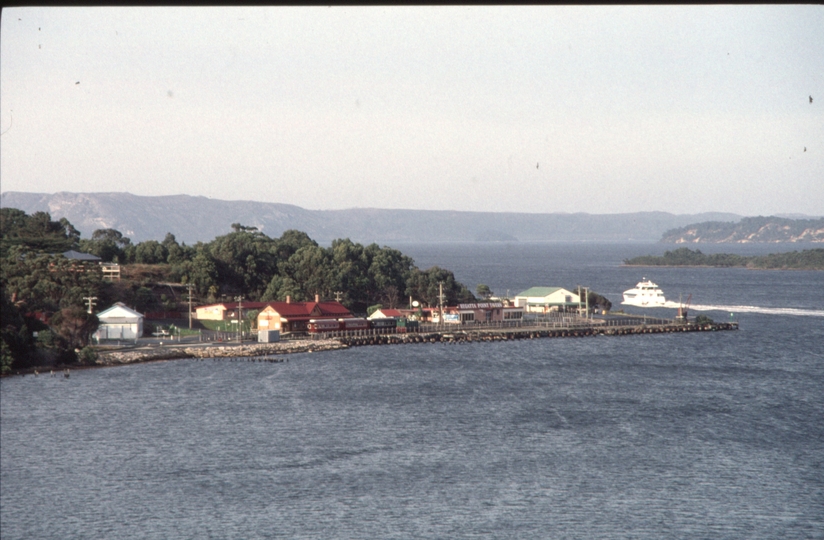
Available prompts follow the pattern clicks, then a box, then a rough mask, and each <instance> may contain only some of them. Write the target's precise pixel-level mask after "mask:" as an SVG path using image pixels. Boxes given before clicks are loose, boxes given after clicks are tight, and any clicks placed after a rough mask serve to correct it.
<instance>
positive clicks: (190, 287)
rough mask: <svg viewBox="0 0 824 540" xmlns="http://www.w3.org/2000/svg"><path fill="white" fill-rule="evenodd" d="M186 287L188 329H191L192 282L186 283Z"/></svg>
mask: <svg viewBox="0 0 824 540" xmlns="http://www.w3.org/2000/svg"><path fill="white" fill-rule="evenodd" d="M186 288H188V289H189V330H191V329H192V284H191V283H189V284H188V285H186Z"/></svg>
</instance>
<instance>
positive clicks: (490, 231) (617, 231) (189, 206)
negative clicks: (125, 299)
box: [0, 192, 741, 244]
mask: <svg viewBox="0 0 824 540" xmlns="http://www.w3.org/2000/svg"><path fill="white" fill-rule="evenodd" d="M0 206H3V207H11V208H19V209H20V210H24V211H25V212H26V213H28V214H32V213H34V212H37V211H43V212H49V213H50V214H51V216H52V218H53V219H60V218H62V217H65V218H66V219H68V220H69V221H70V222H71V223H72V224H73V225H74V226H75V227H76V228H77V229H78V230H79V231H80V232H81V233H82V234H83V237H84V238H90V237H91V234H92V233H93V232H94V231H95V230H97V229H107V228H111V229H117V230H118V231H120V232H121V233H123V235H124V236H128V237H129V238H131V239H132V241H133V242H141V241H144V240H162V239H163V237H164V236H165V235H166V233H167V232H171V233H172V234H174V235H175V237H176V238H177V240H178V241H182V242H186V243H189V244H191V243H194V242H197V241H204V242H208V241H211V240H212V239H214V238H215V237H217V236H220V235H223V234H227V233H229V232H231V224H232V223H240V224H242V225H247V226H254V227H257V228H258V229H260V230H261V231H263V232H264V233H265V234H267V235H268V236H271V237H277V236H280V235H281V234H282V233H283V231H285V230H288V229H298V230H301V231H304V232H306V233H307V234H308V235H309V236H310V237H312V238H313V239H314V240H316V241H318V242H320V243H328V242H331V241H332V240H334V239H336V238H350V239H351V240H353V241H355V242H360V243H371V242H377V243H383V244H386V243H392V242H400V243H403V242H475V241H499V242H500V241H503V242H512V241H522V242H536V241H543V242H583V241H586V242H627V241H637V242H655V241H656V240H658V239H659V238H660V237H661V234H662V233H663V232H664V231H666V230H668V229H672V228H674V227H683V226H684V225H686V224H688V223H695V222H696V221H700V220H719V221H720V220H736V219H739V218H740V217H741V216H738V215H736V214H726V213H704V214H689V215H675V214H670V213H667V212H636V213H628V214H585V213H575V214H566V213H554V214H525V213H514V212H457V211H446V210H443V211H441V210H389V209H377V208H352V209H348V210H306V209H304V208H300V207H298V206H293V205H289V204H280V203H263V202H254V201H222V200H217V199H209V198H207V197H193V196H189V195H169V196H159V197H144V196H138V195H132V194H130V193H66V192H64V193H55V194H43V193H23V192H6V193H3V194H2V196H0Z"/></svg>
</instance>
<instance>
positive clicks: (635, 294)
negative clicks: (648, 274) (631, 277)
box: [621, 278, 667, 307]
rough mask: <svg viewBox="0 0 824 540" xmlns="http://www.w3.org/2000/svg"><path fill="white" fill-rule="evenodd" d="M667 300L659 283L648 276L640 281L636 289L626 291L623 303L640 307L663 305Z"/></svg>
mask: <svg viewBox="0 0 824 540" xmlns="http://www.w3.org/2000/svg"><path fill="white" fill-rule="evenodd" d="M666 301H667V300H666V298H664V293H663V292H662V291H661V289H659V288H658V285H656V284H655V283H653V282H652V281H650V280H648V279H647V278H642V281H639V282H638V284H637V285H635V288H634V289H629V290H628V291H624V301H623V302H621V304H624V305H627V306H639V307H661V306H663V305H664V304H665V303H666Z"/></svg>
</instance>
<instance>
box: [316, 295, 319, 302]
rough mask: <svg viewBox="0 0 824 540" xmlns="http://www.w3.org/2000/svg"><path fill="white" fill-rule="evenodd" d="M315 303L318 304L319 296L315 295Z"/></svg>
mask: <svg viewBox="0 0 824 540" xmlns="http://www.w3.org/2000/svg"><path fill="white" fill-rule="evenodd" d="M315 302H320V295H319V294H316V295H315Z"/></svg>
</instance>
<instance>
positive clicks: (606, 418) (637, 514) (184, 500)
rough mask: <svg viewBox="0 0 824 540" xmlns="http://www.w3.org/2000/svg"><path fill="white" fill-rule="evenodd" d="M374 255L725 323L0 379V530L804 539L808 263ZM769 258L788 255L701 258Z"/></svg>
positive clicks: (809, 507)
mask: <svg viewBox="0 0 824 540" xmlns="http://www.w3.org/2000/svg"><path fill="white" fill-rule="evenodd" d="M397 247H398V249H400V250H401V251H403V252H404V253H407V254H409V255H411V256H412V257H413V258H414V259H415V260H416V262H417V264H418V265H419V266H420V267H422V268H426V267H428V266H431V265H435V264H437V265H439V266H442V267H445V268H449V269H451V270H453V271H454V272H455V274H456V277H457V278H458V280H460V281H462V282H464V283H465V284H466V285H467V286H469V287H470V288H471V289H473V290H474V288H475V286H476V285H477V284H478V283H484V284H487V285H489V286H490V287H491V288H492V289H493V291H495V292H496V293H500V294H505V293H506V289H509V291H510V293H511V294H515V293H517V292H519V291H520V290H523V289H526V288H529V287H531V286H535V285H547V286H564V287H566V288H571V287H574V286H576V285H578V284H580V285H583V286H588V287H590V288H591V289H592V290H595V291H597V292H599V293H601V294H604V295H605V296H607V297H608V298H609V299H610V300H612V302H613V303H614V304H616V306H615V307H616V308H618V307H619V306H618V302H619V301H620V293H621V292H622V291H623V290H625V289H628V288H630V287H632V286H633V285H634V284H635V283H636V282H637V281H639V280H640V279H641V277H648V278H650V279H652V280H653V281H655V282H656V283H657V284H658V285H660V286H661V288H662V289H663V291H664V292H665V293H666V294H667V296H668V298H669V299H677V298H678V294H679V293H682V294H683V295H684V296H685V297H686V295H687V294H690V293H691V294H692V302H693V304H696V305H700V306H702V309H705V311H701V313H704V314H707V315H709V316H710V317H712V318H714V319H716V320H729V319H730V318H731V313H730V309H728V308H733V307H734V308H736V309H735V311H732V319H733V320H735V321H737V322H739V324H740V330H739V331H736V332H718V333H712V332H710V333H691V334H656V335H644V336H632V337H613V338H605V337H600V338H598V337H593V338H580V339H546V340H532V341H517V342H506V343H470V344H461V345H440V344H436V345H429V344H420V345H404V346H397V347H395V346H387V347H359V348H353V349H349V350H344V351H335V352H326V353H322V354H317V353H316V354H296V355H292V356H291V357H290V361H289V362H288V363H278V364H270V363H256V362H246V361H243V362H227V361H217V362H215V361H195V360H180V361H170V362H161V363H153V364H143V365H132V366H125V367H117V368H106V369H96V370H86V371H80V372H74V373H73V374H72V376H71V378H69V379H63V378H58V377H54V378H52V377H44V376H43V375H41V376H39V377H36V378H35V377H33V376H26V377H14V378H7V379H3V380H2V381H0V400H2V401H1V402H0V405H2V407H1V409H0V413H2V415H1V416H0V428H1V429H0V437H1V439H0V443H1V444H0V458H1V459H0V530H2V537H3V538H4V539H6V538H9V539H12V538H54V539H67V538H100V539H103V538H453V537H455V538H473V537H477V538H480V537H483V538H650V539H651V538H696V537H698V538H824V450H823V449H824V421H822V418H824V393H822V388H824V347H822V345H821V344H822V343H824V272H792V271H754V270H744V269H709V268H655V269H653V268H626V267H622V266H621V261H622V260H623V259H624V258H627V257H632V256H636V255H645V254H650V253H651V254H658V253H662V252H663V250H664V249H671V247H670V246H659V245H643V244H627V245H606V246H603V245H601V246H597V245H587V244H567V245H562V244H459V245H447V246H444V245H439V246H427V245H406V246H403V245H401V246H397ZM802 247H803V246H802ZM711 248H717V247H715V246H711ZM701 249H702V250H703V251H705V252H711V249H708V248H704V247H703V246H702V247H701ZM778 249H783V250H786V249H801V247H798V246H780V247H779V248H777V247H776V246H769V247H765V246H743V247H742V246H733V247H730V246H722V247H721V248H718V251H734V252H738V253H741V254H756V253H759V252H769V251H776V250H778ZM759 250H763V251H759ZM628 311H634V312H636V313H645V312H649V313H650V314H656V315H658V314H661V315H670V316H672V315H673V314H674V310H664V311H661V312H659V311H658V310H649V311H645V310H641V309H638V308H636V309H635V310H632V309H628ZM695 314H696V312H694V311H693V312H692V313H691V315H695Z"/></svg>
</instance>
